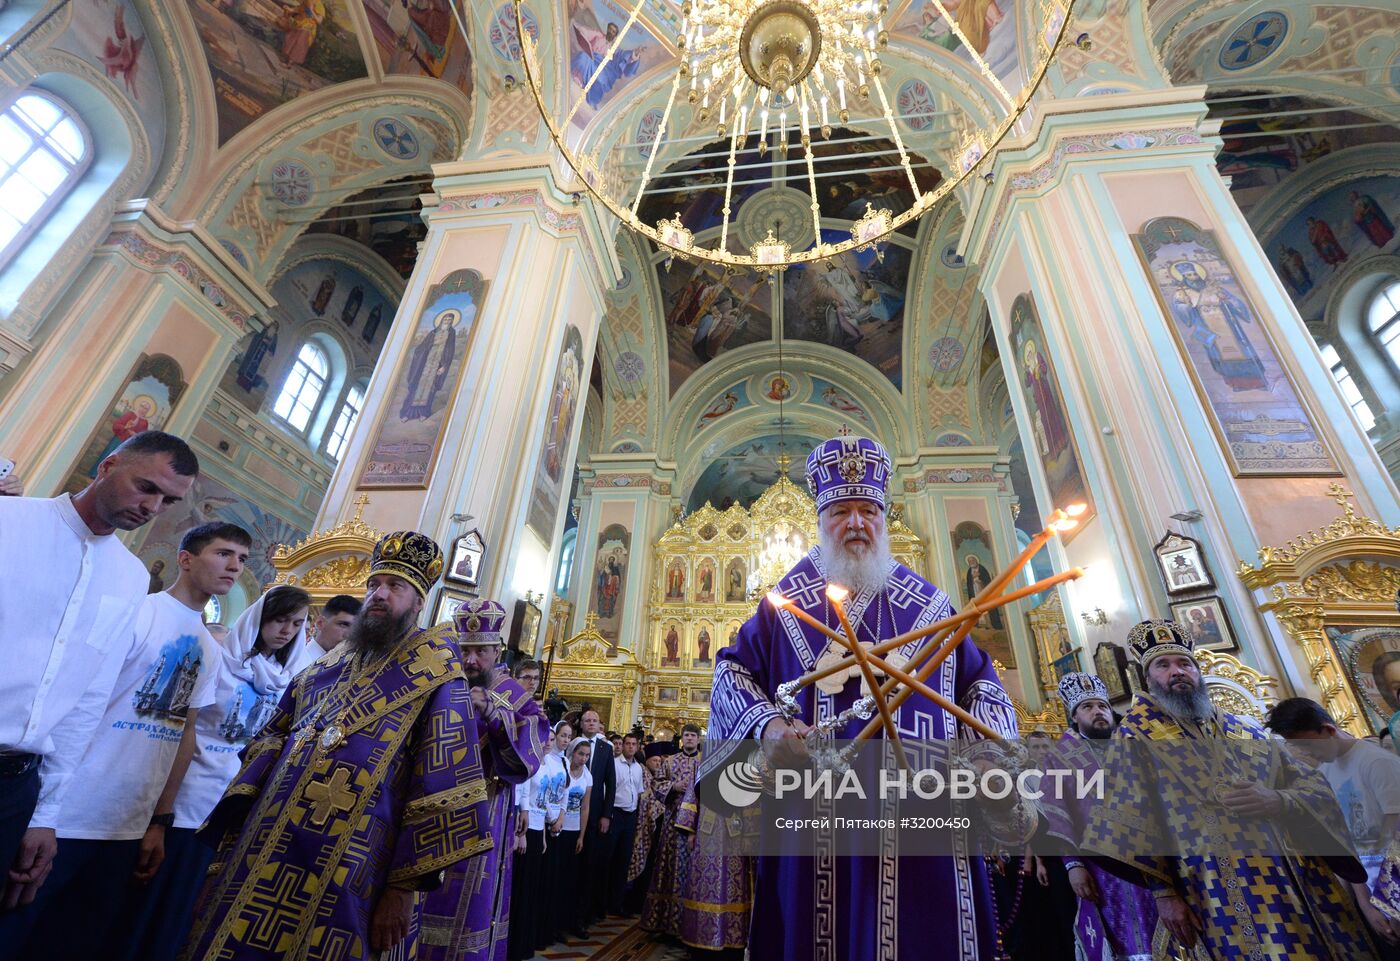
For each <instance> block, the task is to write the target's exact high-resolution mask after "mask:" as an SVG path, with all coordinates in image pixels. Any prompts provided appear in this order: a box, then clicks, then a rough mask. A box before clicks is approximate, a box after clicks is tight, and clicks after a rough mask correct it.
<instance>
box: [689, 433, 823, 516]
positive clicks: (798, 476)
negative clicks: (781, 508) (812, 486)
mask: <svg viewBox="0 0 1400 961" xmlns="http://www.w3.org/2000/svg"><path fill="white" fill-rule="evenodd" d="M819 443H821V441H820V440H819V439H817V438H815V437H808V436H805V435H800V434H787V435H786V436H784V437H780V436H779V435H777V434H764V435H762V436H760V437H755V438H752V439H749V440H745V441H744V442H743V443H741V444H736V445H734V446H733V447H730V448H728V449H726V450H724V451H723V452H722V453H721V452H719V451H715V452H713V453H711V452H710V451H708V450H707V451H706V457H705V460H706V462H707V463H708V464H709V466H708V467H706V468H705V470H704V472H703V473H701V475H700V478H699V479H698V480H697V481H696V482H695V486H694V487H692V488H691V490H690V497H689V498H688V500H687V504H686V509H687V510H690V511H694V510H698V509H700V508H701V507H703V506H704V505H705V504H706V503H709V504H711V505H713V506H714V507H715V508H717V509H718V510H725V509H727V508H729V507H731V506H732V505H734V504H739V505H741V506H743V507H748V506H750V505H752V504H753V502H754V501H755V500H757V499H758V496H759V495H760V494H762V493H763V492H764V491H766V490H767V489H768V488H769V487H771V486H773V485H774V484H776V483H777V482H778V474H779V468H778V455H779V453H780V452H783V451H785V452H786V453H787V455H788V456H789V457H790V458H791V461H790V462H789V464H788V470H787V475H788V480H790V481H792V482H793V483H794V484H796V485H798V487H800V488H803V489H805V487H806V483H807V482H806V480H805V476H806V475H805V473H804V471H805V470H806V467H805V465H806V463H807V455H808V454H810V453H811V452H812V448H813V447H815V446H816V445H817V444H819ZM780 445H781V446H780Z"/></svg>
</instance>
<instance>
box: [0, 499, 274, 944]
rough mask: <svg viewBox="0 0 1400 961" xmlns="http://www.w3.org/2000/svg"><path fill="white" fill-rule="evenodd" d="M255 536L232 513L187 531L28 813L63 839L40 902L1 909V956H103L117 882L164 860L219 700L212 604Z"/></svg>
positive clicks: (239, 568)
mask: <svg viewBox="0 0 1400 961" xmlns="http://www.w3.org/2000/svg"><path fill="white" fill-rule="evenodd" d="M251 546H252V538H251V537H250V536H249V535H248V532H247V531H245V530H243V528H241V527H238V526H236V525H234V524H221V523H211V524H203V525H201V526H199V527H195V528H192V529H191V530H189V531H187V532H186V533H185V535H184V537H183V538H182V539H181V541H180V551H179V555H178V564H179V567H180V575H179V579H178V580H177V581H176V582H175V583H174V584H173V585H171V587H170V589H169V590H168V591H163V592H161V593H159V594H151V595H149V596H147V597H146V599H145V601H144V602H143V605H142V607H141V610H140V612H139V613H138V615H137V618H136V625H135V634H136V637H135V639H134V641H133V643H132V644H131V652H130V653H129V654H128V655H127V657H126V660H125V662H124V663H123V664H122V667H121V671H120V673H119V675H118V677H117V683H116V685H115V687H113V689H112V696H111V699H110V700H109V701H108V704H107V710H106V712H105V713H104V714H103V717H102V720H101V721H100V722H99V724H98V726H97V730H96V733H95V734H94V735H93V738H92V742H91V743H90V744H89V745H88V748H87V752H86V753H85V754H84V755H83V759H82V762H81V763H80V764H79V765H78V767H77V770H76V771H75V772H74V774H73V780H72V783H71V786H70V788H69V790H68V792H67V793H66V795H65V796H64V799H63V801H62V804H61V805H60V806H59V807H57V809H52V810H51V809H48V808H46V806H45V805H44V804H43V803H41V804H40V806H39V807H38V808H37V809H36V810H35V812H34V817H33V819H32V821H31V824H38V825H43V826H52V827H54V828H55V829H56V830H57V833H58V837H59V839H60V841H61V842H62V843H61V844H60V845H59V853H58V857H57V858H56V859H55V861H54V867H53V872H52V874H51V875H50V876H49V879H48V881H47V882H46V883H45V884H44V886H43V887H42V888H40V890H39V895H38V897H37V898H36V899H35V902H34V904H32V905H30V906H29V907H28V908H26V909H23V910H21V911H17V912H14V913H12V914H9V915H6V916H4V917H3V918H0V958H7V957H39V956H43V957H47V958H53V959H66V958H73V959H78V958H83V959H87V958H95V957H102V956H103V953H104V948H105V946H107V945H108V944H109V943H110V940H111V936H112V933H113V926H114V924H115V923H116V916H117V914H119V913H120V912H119V908H120V905H121V904H122V899H121V897H120V894H121V892H122V891H123V889H124V888H125V887H126V885H128V884H130V883H132V882H133V881H135V882H137V883H142V882H144V881H147V880H149V879H150V877H151V876H152V875H154V874H155V871H156V869H157V868H158V867H160V862H161V859H162V857H163V856H164V839H165V829H166V828H167V827H169V825H170V822H171V819H172V818H173V816H174V815H173V813H172V812H173V810H174V804H175V795H176V793H177V792H178V791H179V787H180V781H181V780H182V779H183V778H184V776H185V771H186V769H187V768H188V767H189V763H190V758H191V756H192V755H193V753H194V746H195V740H194V730H195V724H194V722H195V719H196V717H197V715H198V712H199V709H200V708H202V707H205V706H207V705H209V704H212V703H213V701H214V688H215V682H216V680H217V676H218V671H217V669H216V665H218V663H219V658H220V652H219V649H218V646H217V645H216V644H215V643H214V640H213V638H212V637H210V636H209V632H208V631H206V630H205V628H204V620H203V612H204V608H205V606H206V605H207V604H208V603H209V598H210V597H211V596H214V595H219V596H222V595H224V594H227V593H228V591H229V589H230V588H232V587H233V585H234V583H235V582H236V581H237V580H238V576H239V575H240V574H241V573H242V572H243V566H244V564H245V563H247V560H248V552H249V550H250V549H251Z"/></svg>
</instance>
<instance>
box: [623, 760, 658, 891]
mask: <svg viewBox="0 0 1400 961" xmlns="http://www.w3.org/2000/svg"><path fill="white" fill-rule="evenodd" d="M665 813H666V803H665V801H664V800H663V799H662V798H659V797H657V796H656V784H655V779H654V778H653V777H652V776H651V771H650V770H648V769H647V768H646V767H645V766H643V768H642V796H641V797H640V798H638V799H637V839H636V840H635V841H633V842H632V860H631V861H629V862H628V863H627V881H628V883H629V884H630V883H631V882H633V881H635V880H637V878H639V877H641V876H642V872H643V871H645V870H646V868H647V855H648V854H650V853H651V841H652V837H653V836H654V835H655V834H656V828H657V824H658V822H659V821H660V820H661V817H662V816H663V815H664V814H665Z"/></svg>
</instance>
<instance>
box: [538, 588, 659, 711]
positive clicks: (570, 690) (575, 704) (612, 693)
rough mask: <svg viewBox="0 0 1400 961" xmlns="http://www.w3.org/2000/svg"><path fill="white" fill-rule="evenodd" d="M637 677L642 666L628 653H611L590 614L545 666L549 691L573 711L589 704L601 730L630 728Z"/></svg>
mask: <svg viewBox="0 0 1400 961" xmlns="http://www.w3.org/2000/svg"><path fill="white" fill-rule="evenodd" d="M641 676H642V666H641V664H639V663H638V662H637V659H636V658H635V657H633V656H632V654H631V652H630V651H627V650H625V649H621V648H619V649H618V650H617V651H616V653H613V652H612V648H611V645H610V644H609V643H608V639H607V638H606V637H604V636H603V634H602V632H600V631H599V630H598V615H597V614H594V613H593V612H591V611H590V612H589V613H588V615H587V616H586V617H585V619H584V628H583V630H582V631H580V632H579V633H577V634H575V635H574V636H573V637H570V638H569V639H568V640H566V641H564V643H563V644H561V645H560V646H559V652H558V656H557V657H556V658H555V659H554V661H553V663H552V664H551V665H550V667H549V688H550V690H558V691H559V695H560V696H561V697H563V698H564V700H566V701H568V702H569V706H570V707H571V708H573V709H578V708H580V707H582V706H583V705H584V704H591V705H593V707H594V708H595V709H597V710H598V714H599V720H600V721H601V722H602V724H603V729H604V730H609V731H625V730H627V729H628V728H630V727H631V726H632V721H633V719H634V718H633V716H632V711H633V707H632V702H633V700H634V699H635V697H636V693H637V688H638V687H639V686H640V683H641Z"/></svg>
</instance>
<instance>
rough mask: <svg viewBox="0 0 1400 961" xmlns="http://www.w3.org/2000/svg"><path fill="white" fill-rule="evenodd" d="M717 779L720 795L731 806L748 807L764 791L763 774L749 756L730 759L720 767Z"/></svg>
mask: <svg viewBox="0 0 1400 961" xmlns="http://www.w3.org/2000/svg"><path fill="white" fill-rule="evenodd" d="M750 756H752V755H750ZM715 781H716V787H717V788H718V790H719V796H720V797H721V798H723V799H724V803H726V804H728V805H730V806H731V807H736V808H745V807H748V806H749V805H750V804H752V803H753V802H755V801H757V800H758V799H759V796H760V795H762V793H763V775H762V774H761V773H760V772H759V769H758V768H757V767H755V766H754V765H753V764H752V763H751V762H750V761H749V758H747V757H742V758H739V759H738V760H737V761H730V762H729V763H728V764H726V765H725V766H724V767H723V768H721V769H720V772H719V776H718V777H717V778H716V779H715Z"/></svg>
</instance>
